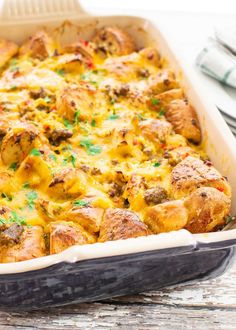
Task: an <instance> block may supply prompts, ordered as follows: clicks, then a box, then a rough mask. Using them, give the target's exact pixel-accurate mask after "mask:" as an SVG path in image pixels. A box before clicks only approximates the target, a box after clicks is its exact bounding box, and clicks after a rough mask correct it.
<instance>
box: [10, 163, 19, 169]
mask: <svg viewBox="0 0 236 330" xmlns="http://www.w3.org/2000/svg"><path fill="white" fill-rule="evenodd" d="M17 167H18V164H17V163H12V164H11V165H10V166H9V169H11V170H13V171H16V170H17Z"/></svg>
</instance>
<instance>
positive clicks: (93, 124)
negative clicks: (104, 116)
mask: <svg viewBox="0 0 236 330" xmlns="http://www.w3.org/2000/svg"><path fill="white" fill-rule="evenodd" d="M91 126H92V127H96V120H95V119H94V118H93V119H92V120H91Z"/></svg>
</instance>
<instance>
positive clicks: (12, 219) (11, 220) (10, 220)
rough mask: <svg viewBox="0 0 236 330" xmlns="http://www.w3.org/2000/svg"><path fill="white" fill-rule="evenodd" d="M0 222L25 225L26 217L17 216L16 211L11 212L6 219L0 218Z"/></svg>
mask: <svg viewBox="0 0 236 330" xmlns="http://www.w3.org/2000/svg"><path fill="white" fill-rule="evenodd" d="M0 223H1V224H10V223H16V224H18V225H26V219H25V218H23V217H21V216H19V215H18V214H17V213H16V211H12V212H11V216H10V217H9V218H8V219H0Z"/></svg>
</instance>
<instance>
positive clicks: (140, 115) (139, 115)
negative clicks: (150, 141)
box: [137, 113, 146, 120]
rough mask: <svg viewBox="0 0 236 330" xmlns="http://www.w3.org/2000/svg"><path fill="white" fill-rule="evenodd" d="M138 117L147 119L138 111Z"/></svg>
mask: <svg viewBox="0 0 236 330" xmlns="http://www.w3.org/2000/svg"><path fill="white" fill-rule="evenodd" d="M137 117H138V120H145V119H146V118H145V117H144V116H143V115H142V114H141V113H138V114H137Z"/></svg>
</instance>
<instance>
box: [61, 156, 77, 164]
mask: <svg viewBox="0 0 236 330" xmlns="http://www.w3.org/2000/svg"><path fill="white" fill-rule="evenodd" d="M68 162H71V164H72V166H73V167H75V162H76V156H75V155H73V154H71V155H70V156H69V157H66V158H64V159H63V165H66V164H67V163H68Z"/></svg>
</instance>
